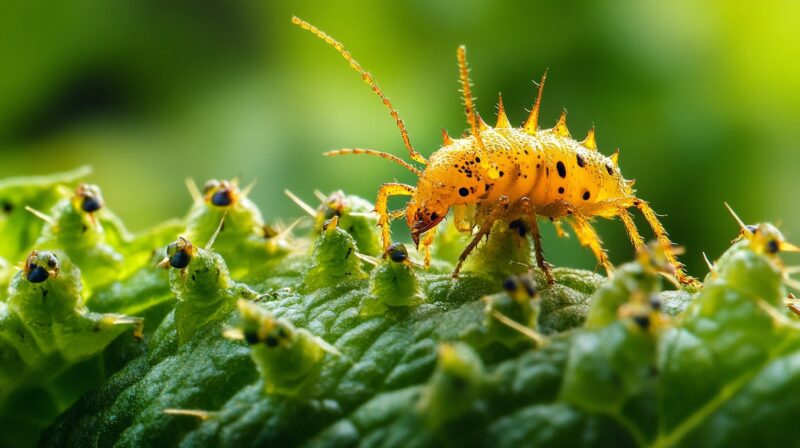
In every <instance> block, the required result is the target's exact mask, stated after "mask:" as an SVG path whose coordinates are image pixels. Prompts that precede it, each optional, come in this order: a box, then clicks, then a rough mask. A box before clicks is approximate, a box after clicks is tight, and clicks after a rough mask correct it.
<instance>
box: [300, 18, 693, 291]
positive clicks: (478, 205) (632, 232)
mask: <svg viewBox="0 0 800 448" xmlns="http://www.w3.org/2000/svg"><path fill="white" fill-rule="evenodd" d="M292 22H293V23H295V24H296V25H299V26H300V27H302V28H304V29H306V30H309V31H311V32H312V33H313V34H315V35H317V36H318V37H320V38H321V39H323V40H325V41H326V42H327V43H328V44H330V45H332V46H333V47H334V48H336V49H337V51H339V52H340V54H341V55H342V56H343V57H344V58H345V59H347V61H348V62H350V65H351V67H353V68H354V69H355V70H357V71H358V72H359V73H361V76H362V79H363V80H364V81H365V82H366V83H367V84H369V85H370V87H372V90H373V91H374V92H375V93H377V94H378V95H379V96H380V98H381V99H382V101H383V103H384V105H386V106H387V108H389V110H390V112H391V115H392V117H393V118H395V120H396V122H397V126H398V128H399V129H400V132H401V135H402V137H403V142H404V143H405V146H406V148H407V149H408V151H409V154H410V155H411V158H412V160H414V161H416V162H418V163H421V164H424V165H425V168H424V169H422V170H419V169H417V168H416V167H414V166H411V165H409V164H408V163H406V162H404V161H402V160H396V159H397V157H396V156H393V155H390V154H386V153H381V152H379V151H373V150H364V149H358V148H356V149H344V150H339V151H331V152H328V153H326V155H330V156H335V155H344V154H368V155H373V156H378V157H382V158H384V159H388V160H392V161H394V162H396V163H398V164H400V165H402V166H404V167H405V168H407V169H409V170H410V171H412V172H413V173H414V174H416V175H418V177H419V180H418V182H417V185H416V186H411V185H405V184H400V183H387V184H383V185H382V186H381V188H380V190H379V192H378V198H377V200H376V201H375V210H376V212H377V213H378V215H379V225H380V226H381V227H382V229H381V230H382V238H383V246H384V250H388V248H389V247H390V245H391V235H390V232H389V222H390V220H391V219H392V218H396V217H399V216H397V215H396V214H394V213H390V212H389V211H388V204H387V202H388V198H389V197H390V196H401V195H402V196H410V197H411V198H410V200H409V201H408V203H407V205H406V208H405V217H406V222H407V224H408V226H409V228H410V229H411V235H412V238H413V240H414V242H415V243H416V244H417V245H418V247H419V246H420V245H422V249H423V250H424V251H425V255H426V263H427V262H428V261H429V246H430V245H431V244H432V242H433V234H434V232H433V231H434V230H435V228H436V227H437V226H438V224H439V223H440V222H441V221H442V220H443V219H444V218H445V217H446V216H447V214H448V212H449V211H450V209H453V212H454V217H455V224H456V227H457V228H458V229H459V230H462V231H465V232H469V233H470V234H473V238H472V240H471V242H470V243H469V244H468V245H467V247H466V248H465V249H464V251H463V252H462V254H461V256H460V257H459V262H458V265H457V266H456V269H455V271H454V273H453V275H454V276H458V272H459V270H460V268H461V265H462V263H463V262H464V260H465V259H466V258H467V256H468V255H469V254H470V252H471V251H472V250H473V249H474V248H475V247H476V246H477V244H478V243H479V242H480V240H481V239H482V238H483V237H484V236H487V235H488V234H489V232H490V230H491V228H492V225H493V224H494V223H495V222H496V221H498V220H503V221H506V222H511V221H514V220H518V219H524V220H526V221H527V222H528V224H530V227H531V235H532V237H533V241H534V249H535V253H536V261H537V264H538V265H539V267H540V268H541V269H542V270H543V271H544V272H545V274H546V276H547V279H548V283H552V282H553V277H552V275H551V273H550V269H549V265H548V264H547V263H546V262H545V261H544V256H543V253H542V249H541V236H540V234H539V227H538V222H537V218H538V217H546V218H550V220H551V221H553V222H555V223H556V225H557V226H558V225H559V224H560V220H564V221H566V222H567V223H569V224H570V225H571V226H572V228H573V229H574V230H575V233H576V236H577V238H578V240H579V241H580V242H581V244H582V245H584V246H587V247H589V248H590V249H591V250H592V252H593V253H594V255H595V256H596V257H597V259H598V262H599V263H600V264H602V265H603V266H604V267H605V269H606V270H607V272H609V274H610V273H611V271H612V269H613V267H612V266H611V263H610V262H609V261H608V258H607V256H606V252H605V250H604V249H603V248H602V244H601V241H600V238H599V237H598V235H597V234H596V232H595V231H594V228H593V227H592V226H591V223H590V220H591V219H592V218H595V217H603V218H609V219H610V218H614V217H619V218H620V219H621V220H622V222H623V224H624V225H625V229H626V231H627V233H628V236H629V237H630V240H631V243H632V244H633V245H634V247H635V248H636V249H637V251H640V250H643V249H644V241H643V239H642V237H641V235H640V234H639V232H638V230H637V229H636V226H635V225H634V222H633V219H632V217H631V215H630V213H629V212H628V209H629V208H638V209H639V210H640V211H641V212H642V214H643V215H644V217H645V219H646V220H647V222H648V224H650V227H651V228H652V229H653V232H654V234H655V236H656V238H657V239H658V240H659V243H660V244H661V245H663V246H665V247H669V246H671V245H672V243H671V242H670V240H669V238H668V236H667V233H666V231H665V230H664V228H663V226H662V225H661V223H660V221H659V220H658V217H657V215H656V214H655V212H654V211H653V210H652V209H651V208H650V206H649V205H648V204H647V202H645V201H642V200H640V199H639V198H637V197H636V196H635V194H634V190H633V188H632V186H633V181H630V180H625V179H624V178H623V177H622V174H621V172H620V170H619V167H618V163H617V162H618V154H619V153H618V152H615V153H614V154H613V155H611V156H604V155H602V154H601V153H600V152H598V151H597V144H596V141H595V133H594V128H592V129H591V130H590V131H589V133H588V135H587V136H586V138H585V139H584V140H583V141H581V142H578V141H576V140H574V139H573V138H572V137H571V136H570V133H569V130H568V128H567V123H566V112H563V113H562V114H561V117H560V118H559V120H558V122H557V123H556V125H555V126H554V127H553V128H550V129H539V127H538V120H539V109H540V104H541V97H542V87H543V86H544V82H545V79H546V76H547V74H546V73H545V75H544V76H543V77H542V81H541V83H540V85H539V93H538V95H537V98H536V102H535V104H534V107H533V109H532V110H531V114H530V116H529V117H528V119H527V120H526V122H525V123H524V124H523V125H522V126H521V127H519V128H515V127H512V125H511V124H510V122H509V120H508V117H507V116H506V113H505V110H504V109H503V103H502V99H501V100H500V102H499V104H498V117H497V124H496V125H495V127H490V126H488V125H487V124H486V123H485V122H484V121H483V120H482V119H481V118H480V117H479V116H478V115H477V113H476V112H475V109H474V104H473V100H472V94H471V90H470V81H469V78H468V69H467V64H466V49H465V48H464V47H463V46H462V47H459V49H458V52H457V56H458V62H459V74H460V80H461V85H462V91H463V93H464V105H465V107H466V113H467V121H468V122H469V125H470V128H471V133H470V134H468V135H466V136H464V137H463V138H459V139H453V138H451V137H450V136H449V135H448V134H447V132H446V131H444V130H443V131H442V135H443V146H442V147H441V148H440V149H438V150H437V151H435V152H434V153H433V154H431V156H430V159H429V160H426V159H425V158H424V157H423V156H422V155H421V154H419V153H418V152H417V151H416V150H414V148H413V147H412V146H411V143H410V139H409V138H408V133H407V131H406V129H405V125H404V124H403V121H402V120H401V119H400V118H399V115H398V114H397V111H395V110H394V109H393V107H392V106H391V103H390V102H389V100H388V99H387V98H386V97H385V96H384V95H383V93H382V92H381V91H380V89H379V88H378V87H377V85H376V84H375V82H374V80H373V78H372V75H370V74H369V73H367V72H365V71H364V70H363V69H362V68H361V66H360V65H359V64H358V63H357V62H355V60H354V59H353V58H352V56H351V55H350V53H349V52H347V51H346V50H344V47H343V46H342V44H340V43H339V42H337V41H336V40H334V39H333V38H331V37H330V36H328V35H327V34H325V33H324V32H322V31H320V30H319V29H317V28H316V27H314V26H313V25H310V24H308V23H307V22H304V21H302V20H300V19H298V18H296V17H294V18H292ZM472 210H474V211H472ZM468 211H472V212H471V213H472V216H468V215H469V213H468ZM476 228H477V231H475V229H476ZM557 231H558V233H559V235H562V233H563V232H562V231H561V228H560V226H559V227H557ZM421 238H422V239H421ZM666 256H667V258H668V262H669V263H670V265H672V267H673V268H674V272H675V276H676V278H677V279H678V280H679V281H680V282H681V283H684V284H696V280H695V279H693V278H692V277H689V276H688V275H686V273H685V272H684V269H683V265H682V264H681V263H679V262H678V260H677V259H676V258H675V255H674V253H673V252H672V251H669V250H667V251H666Z"/></svg>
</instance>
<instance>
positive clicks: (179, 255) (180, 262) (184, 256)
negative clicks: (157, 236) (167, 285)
mask: <svg viewBox="0 0 800 448" xmlns="http://www.w3.org/2000/svg"><path fill="white" fill-rule="evenodd" d="M190 261H192V256H191V255H189V253H188V252H186V251H185V250H183V249H180V250H176V251H175V253H174V254H172V255H170V256H169V265H170V266H172V267H173V268H175V269H183V268H185V267H186V266H189V262H190Z"/></svg>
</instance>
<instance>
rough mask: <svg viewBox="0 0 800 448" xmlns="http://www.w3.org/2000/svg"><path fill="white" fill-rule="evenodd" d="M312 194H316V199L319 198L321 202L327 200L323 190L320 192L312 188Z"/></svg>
mask: <svg viewBox="0 0 800 448" xmlns="http://www.w3.org/2000/svg"><path fill="white" fill-rule="evenodd" d="M314 196H316V197H317V199H319V202H322V203H325V202H328V197H327V196H325V193H323V192H321V191H319V190H314Z"/></svg>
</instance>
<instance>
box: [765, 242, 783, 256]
mask: <svg viewBox="0 0 800 448" xmlns="http://www.w3.org/2000/svg"><path fill="white" fill-rule="evenodd" d="M780 249H781V248H780V245H779V244H778V242H777V241H776V240H769V241H768V242H767V252H769V253H771V254H777V253H778V251H779V250H780Z"/></svg>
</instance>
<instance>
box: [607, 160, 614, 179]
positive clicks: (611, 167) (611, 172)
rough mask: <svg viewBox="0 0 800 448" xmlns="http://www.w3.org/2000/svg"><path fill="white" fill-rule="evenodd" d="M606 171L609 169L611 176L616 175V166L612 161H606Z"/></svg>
mask: <svg viewBox="0 0 800 448" xmlns="http://www.w3.org/2000/svg"><path fill="white" fill-rule="evenodd" d="M606 171H608V175H609V176H613V175H614V167H613V166H611V164H610V163H606Z"/></svg>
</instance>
